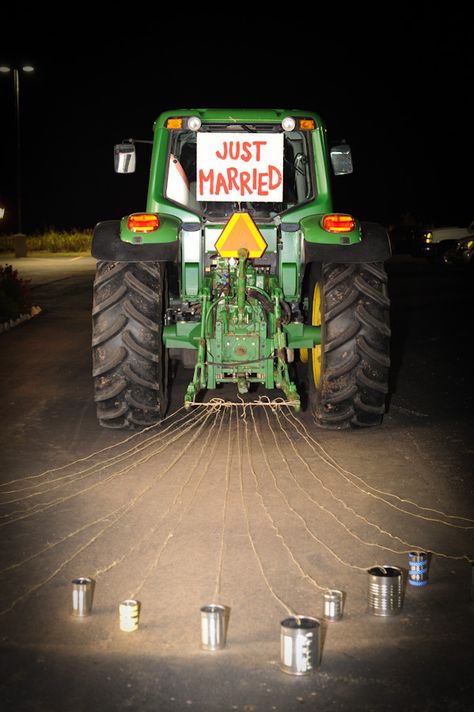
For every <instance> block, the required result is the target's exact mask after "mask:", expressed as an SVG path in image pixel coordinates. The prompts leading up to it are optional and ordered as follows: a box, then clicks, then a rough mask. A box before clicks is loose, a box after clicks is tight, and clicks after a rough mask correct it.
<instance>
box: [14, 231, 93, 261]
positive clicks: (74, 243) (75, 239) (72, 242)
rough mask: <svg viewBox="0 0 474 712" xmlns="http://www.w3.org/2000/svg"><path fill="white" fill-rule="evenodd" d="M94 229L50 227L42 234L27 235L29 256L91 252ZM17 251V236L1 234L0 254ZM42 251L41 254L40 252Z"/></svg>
mask: <svg viewBox="0 0 474 712" xmlns="http://www.w3.org/2000/svg"><path fill="white" fill-rule="evenodd" d="M91 241H92V230H55V229H54V228H50V229H49V230H47V231H45V232H44V233H41V234H34V235H27V238H26V245H27V250H28V256H30V257H34V256H36V255H37V256H41V257H46V256H47V255H53V256H57V257H59V256H66V255H69V254H70V253H75V254H77V255H79V254H80V253H82V254H90V249H91ZM14 252H15V236H14V235H0V255H1V257H2V259H5V257H6V255H8V254H14ZM40 253H41V254H40Z"/></svg>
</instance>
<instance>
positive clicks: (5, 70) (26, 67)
mask: <svg viewBox="0 0 474 712" xmlns="http://www.w3.org/2000/svg"><path fill="white" fill-rule="evenodd" d="M34 69H35V68H34V67H33V66H32V65H31V64H23V65H22V66H21V67H9V66H7V65H6V64H3V65H2V66H0V72H1V73H2V74H9V73H10V72H13V94H14V99H15V117H16V143H17V151H16V152H17V171H16V180H17V222H18V234H19V235H21V234H22V221H21V217H22V216H21V126H20V71H22V72H25V73H27V74H29V73H30V72H34Z"/></svg>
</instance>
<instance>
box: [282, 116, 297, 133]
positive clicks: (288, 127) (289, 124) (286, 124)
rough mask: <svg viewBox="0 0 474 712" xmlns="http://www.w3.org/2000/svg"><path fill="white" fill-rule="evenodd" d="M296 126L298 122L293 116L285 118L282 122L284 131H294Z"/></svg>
mask: <svg viewBox="0 0 474 712" xmlns="http://www.w3.org/2000/svg"><path fill="white" fill-rule="evenodd" d="M295 126H296V121H295V120H294V118H293V117H292V116H285V118H284V119H283V121H282V122H281V127H282V129H283V131H293V129H294V128H295Z"/></svg>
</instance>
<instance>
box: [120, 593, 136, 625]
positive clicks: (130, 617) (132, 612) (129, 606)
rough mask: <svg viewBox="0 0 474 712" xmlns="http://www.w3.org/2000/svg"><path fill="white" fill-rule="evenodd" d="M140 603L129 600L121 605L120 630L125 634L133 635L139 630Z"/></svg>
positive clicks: (132, 599)
mask: <svg viewBox="0 0 474 712" xmlns="http://www.w3.org/2000/svg"><path fill="white" fill-rule="evenodd" d="M140 608H141V604H140V601H137V600H135V599H134V598H128V599H127V600H126V601H122V603H121V604H120V605H119V625H120V630H123V631H124V632H125V633H132V632H133V631H135V630H138V624H139V620H140Z"/></svg>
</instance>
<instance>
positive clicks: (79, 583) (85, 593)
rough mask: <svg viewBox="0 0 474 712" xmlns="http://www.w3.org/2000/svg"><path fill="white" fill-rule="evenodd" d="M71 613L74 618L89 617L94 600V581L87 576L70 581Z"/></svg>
mask: <svg viewBox="0 0 474 712" xmlns="http://www.w3.org/2000/svg"><path fill="white" fill-rule="evenodd" d="M71 583H72V606H71V613H72V615H73V616H75V617H76V618H84V617H85V616H90V614H91V611H92V600H93V598H94V588H95V581H94V579H91V578H89V577H87V576H79V577H78V578H75V579H73V580H72V582H71Z"/></svg>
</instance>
